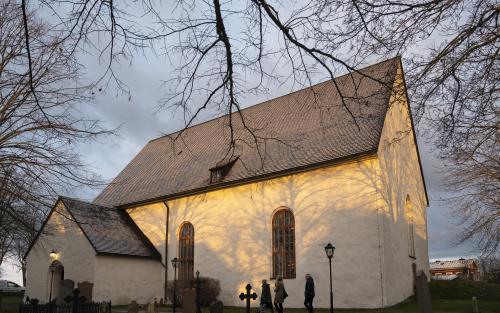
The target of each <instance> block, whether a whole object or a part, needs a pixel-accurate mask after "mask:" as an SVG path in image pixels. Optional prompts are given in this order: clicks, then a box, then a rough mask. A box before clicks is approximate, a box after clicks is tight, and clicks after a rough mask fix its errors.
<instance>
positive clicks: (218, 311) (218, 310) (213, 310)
mask: <svg viewBox="0 0 500 313" xmlns="http://www.w3.org/2000/svg"><path fill="white" fill-rule="evenodd" d="M223 310H224V304H222V301H217V302H215V303H214V304H212V305H211V306H210V313H223V312H222V311H223Z"/></svg>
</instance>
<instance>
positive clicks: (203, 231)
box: [152, 159, 381, 308]
mask: <svg viewBox="0 0 500 313" xmlns="http://www.w3.org/2000/svg"><path fill="white" fill-rule="evenodd" d="M375 163H376V162H375V160H374V159H367V160H364V161H359V162H353V163H349V164H344V165H339V166H334V167H329V168H324V169H319V170H314V171H310V172H306V173H301V174H296V175H290V176H287V177H282V178H277V179H273V180H269V181H266V182H259V183H253V184H247V185H243V186H238V187H233V188H228V189H223V190H219V191H213V192H209V193H206V194H203V195H198V196H191V197H186V198H182V199H178V200H173V201H169V203H168V205H169V207H170V223H171V224H170V232H169V253H170V256H169V258H172V257H174V256H175V255H177V249H178V239H177V238H178V233H177V232H178V229H179V226H180V225H181V224H182V223H183V222H185V221H189V222H191V223H192V224H193V225H194V229H195V270H196V269H198V270H200V272H201V273H202V276H209V277H213V278H217V279H219V280H220V282H221V285H222V292H221V295H220V299H221V300H222V301H223V302H224V304H226V305H239V306H242V305H244V303H243V302H241V301H240V300H239V299H238V297H237V296H238V294H239V293H240V292H242V291H244V286H245V285H246V284H247V283H248V282H250V283H252V285H253V286H254V287H258V286H260V281H261V280H262V279H264V278H266V279H269V278H270V276H271V270H272V269H271V267H272V265H271V238H272V237H271V236H272V234H271V218H272V214H273V212H274V211H275V210H276V209H278V208H279V207H281V206H286V207H288V208H290V209H291V210H293V212H294V215H295V222H296V230H295V236H296V260H297V278H296V279H286V280H285V285H286V289H287V292H288V293H289V295H290V297H289V298H288V299H287V300H286V304H285V305H286V306H288V307H302V306H303V303H302V302H303V291H304V283H305V281H304V275H305V274H306V273H310V274H311V275H312V276H313V277H314V278H315V281H316V290H317V293H316V294H317V295H316V299H315V303H316V305H317V306H318V307H329V276H328V259H327V258H326V255H325V252H324V249H323V247H324V246H325V245H326V244H327V243H328V242H329V241H331V242H332V243H333V244H334V245H335V246H336V248H337V250H336V253H335V257H334V260H333V267H334V268H333V276H334V306H335V307H367V308H373V307H380V306H381V292H380V291H381V290H380V286H381V281H380V264H379V247H378V228H377V225H378V221H377V214H376V189H375V178H374V174H375V173H376V171H375V168H374V167H375ZM154 212H155V211H152V213H154ZM158 214H160V213H158ZM160 216H161V214H160ZM158 222H159V223H160V219H159V218H158ZM169 277H173V270H172V267H171V266H170V264H169ZM272 283H274V282H272ZM259 288H260V287H259ZM258 293H260V290H258ZM256 303H257V302H256ZM256 303H255V304H256Z"/></svg>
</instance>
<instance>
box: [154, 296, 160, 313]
mask: <svg viewBox="0 0 500 313" xmlns="http://www.w3.org/2000/svg"><path fill="white" fill-rule="evenodd" d="M153 305H154V312H155V313H160V303H158V301H157V300H156V298H155V301H154V302H153Z"/></svg>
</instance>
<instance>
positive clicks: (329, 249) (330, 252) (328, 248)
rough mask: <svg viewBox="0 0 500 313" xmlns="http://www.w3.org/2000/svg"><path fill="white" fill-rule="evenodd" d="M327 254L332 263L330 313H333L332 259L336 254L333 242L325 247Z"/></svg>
mask: <svg viewBox="0 0 500 313" xmlns="http://www.w3.org/2000/svg"><path fill="white" fill-rule="evenodd" d="M325 252H326V256H327V257H328V261H329V262H330V313H333V286H332V258H333V253H334V252H335V247H334V246H333V245H332V243H331V242H329V243H328V244H327V245H326V246H325Z"/></svg>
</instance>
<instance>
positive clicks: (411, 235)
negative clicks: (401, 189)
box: [405, 196, 415, 257]
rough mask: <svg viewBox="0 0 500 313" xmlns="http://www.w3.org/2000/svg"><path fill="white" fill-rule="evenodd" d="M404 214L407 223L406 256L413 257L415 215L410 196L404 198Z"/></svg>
mask: <svg viewBox="0 0 500 313" xmlns="http://www.w3.org/2000/svg"><path fill="white" fill-rule="evenodd" d="M405 213H406V220H407V222H408V255H409V256H411V257H415V222H414V219H415V213H414V212H413V206H412V205H411V201H410V196H406V202H405Z"/></svg>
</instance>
